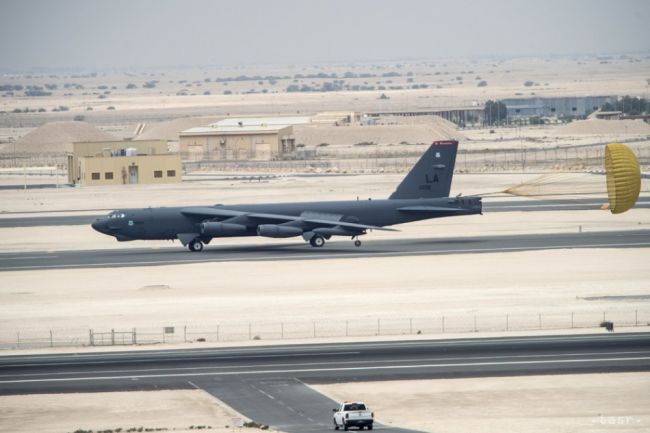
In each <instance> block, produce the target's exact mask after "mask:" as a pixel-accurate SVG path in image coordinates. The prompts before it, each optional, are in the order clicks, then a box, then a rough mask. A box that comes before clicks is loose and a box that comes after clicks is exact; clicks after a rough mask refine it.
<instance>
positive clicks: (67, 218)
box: [0, 197, 650, 228]
mask: <svg viewBox="0 0 650 433" xmlns="http://www.w3.org/2000/svg"><path fill="white" fill-rule="evenodd" d="M603 203H607V197H589V198H585V199H580V200H525V201H524V200H509V201H490V200H489V199H486V200H485V201H484V202H483V211H484V212H533V211H537V212H540V211H564V210H573V211H575V210H594V209H600V207H601V206H602V205H603ZM635 208H638V209H650V197H639V199H638V201H637V204H636V206H635ZM111 210H112V209H106V210H101V212H100V210H98V209H90V210H88V211H93V212H97V213H93V214H84V215H48V216H37V215H38V214H37V213H35V214H32V215H34V216H29V217H25V216H19V217H16V216H6V217H2V218H0V228H9V227H38V226H67V225H89V224H90V223H92V222H93V221H95V219H97V218H99V217H102V216H105V215H106V214H108V213H109V212H110V211H111ZM70 212H71V213H72V212H74V211H70ZM76 212H80V211H76ZM84 212H87V211H84Z"/></svg>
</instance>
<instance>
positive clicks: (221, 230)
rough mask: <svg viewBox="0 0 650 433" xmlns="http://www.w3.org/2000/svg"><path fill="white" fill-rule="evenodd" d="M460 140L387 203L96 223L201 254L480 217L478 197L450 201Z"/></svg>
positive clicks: (126, 237) (148, 211)
mask: <svg viewBox="0 0 650 433" xmlns="http://www.w3.org/2000/svg"><path fill="white" fill-rule="evenodd" d="M457 150H458V142H457V141H455V140H449V141H436V142H433V144H432V145H431V146H430V147H429V148H428V149H427V150H426V152H425V153H424V154H423V155H422V157H421V158H420V160H419V161H418V162H417V163H416V164H415V165H414V166H413V168H412V169H411V171H410V172H409V173H408V174H407V175H406V177H405V178H404V179H403V180H402V182H401V183H400V184H399V186H398V187H397V189H396V190H395V192H393V193H392V194H391V196H390V197H389V198H388V199H383V200H371V199H369V200H358V199H357V200H350V201H315V202H305V203H266V204H250V205H246V204H242V205H233V206H226V205H216V206H188V207H160V208H151V207H149V208H145V209H123V210H116V211H113V212H111V213H110V214H108V215H107V216H105V217H102V218H99V219H97V220H96V221H95V222H93V223H92V227H93V229H95V230H97V231H98V232H101V233H104V234H107V235H110V236H113V237H115V238H116V239H117V240H118V241H132V240H136V239H161V240H163V239H165V240H174V239H178V240H179V241H180V242H181V243H182V244H183V246H187V247H188V248H189V250H190V251H202V250H203V245H204V244H209V243H210V242H211V241H212V239H214V238H222V237H236V236H264V237H270V238H290V237H302V238H303V239H304V240H305V241H308V242H309V243H310V244H311V246H313V247H317V248H319V247H322V246H323V245H325V242H326V241H327V240H329V239H330V238H331V237H332V236H348V237H350V238H351V239H352V240H353V241H354V244H355V245H356V246H357V247H358V246H360V245H361V241H360V240H359V237H360V236H362V235H365V234H367V233H368V232H369V231H372V230H388V231H396V230H395V229H393V228H390V227H389V226H393V225H396V224H404V223H409V222H413V221H419V220H425V219H431V218H441V217H450V216H458V215H474V214H479V213H481V209H482V203H481V198H480V197H462V196H461V195H458V196H456V197H449V191H450V189H451V181H452V177H453V173H454V164H455V162H456V152H457Z"/></svg>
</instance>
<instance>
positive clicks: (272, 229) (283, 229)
mask: <svg viewBox="0 0 650 433" xmlns="http://www.w3.org/2000/svg"><path fill="white" fill-rule="evenodd" d="M257 234H258V235H260V236H264V237H267V238H291V237H294V236H300V235H301V234H302V229H301V228H298V227H289V226H278V225H275V224H262V225H259V226H257Z"/></svg>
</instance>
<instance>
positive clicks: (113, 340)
mask: <svg viewBox="0 0 650 433" xmlns="http://www.w3.org/2000/svg"><path fill="white" fill-rule="evenodd" d="M111 346H115V329H111Z"/></svg>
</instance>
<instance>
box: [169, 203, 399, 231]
mask: <svg viewBox="0 0 650 433" xmlns="http://www.w3.org/2000/svg"><path fill="white" fill-rule="evenodd" d="M181 213H183V214H184V215H188V216H194V217H203V218H232V217H240V216H244V217H247V218H250V219H256V220H261V221H263V222H268V221H284V222H290V221H295V222H303V223H307V224H313V225H324V226H332V227H336V226H339V227H344V228H349V229H356V230H369V229H371V230H383V231H393V232H395V231H399V230H397V229H392V228H386V227H378V226H372V225H368V224H359V223H350V222H346V221H340V220H333V219H332V220H329V219H321V218H311V217H303V216H293V215H280V214H274V213H258V212H243V211H237V210H230V209H219V208H213V207H192V208H187V209H183V210H182V211H181Z"/></svg>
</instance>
